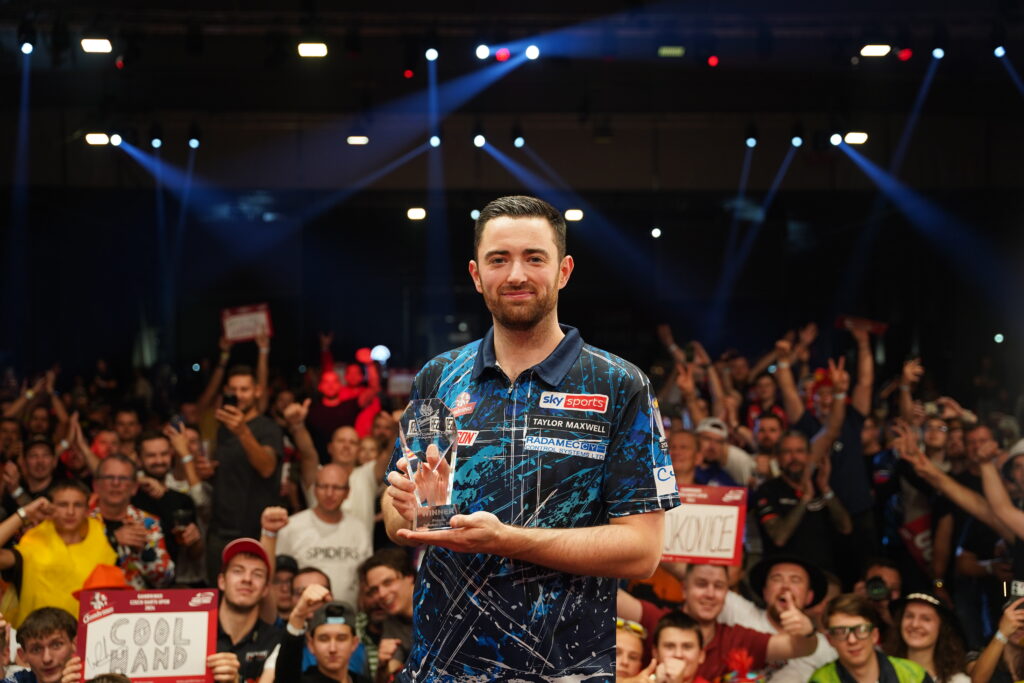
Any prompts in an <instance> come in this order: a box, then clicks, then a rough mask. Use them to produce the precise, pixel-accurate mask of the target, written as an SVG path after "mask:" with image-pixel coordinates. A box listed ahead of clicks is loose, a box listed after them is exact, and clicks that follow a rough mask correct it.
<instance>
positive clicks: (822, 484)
mask: <svg viewBox="0 0 1024 683" xmlns="http://www.w3.org/2000/svg"><path fill="white" fill-rule="evenodd" d="M833 410H834V408H833ZM808 467H809V465H808ZM831 476H832V458H830V457H829V456H828V455H826V456H825V457H824V458H822V459H821V461H820V462H819V464H818V471H817V472H815V475H814V477H815V479H814V482H815V484H817V486H818V491H819V492H820V493H821V495H822V498H823V499H824V501H825V509H826V510H828V518H829V519H830V520H831V521H832V526H834V527H835V529H836V531H838V532H839V533H840V534H842V535H844V536H846V535H848V534H852V533H853V520H852V519H851V518H850V513H848V512H847V511H846V507H845V506H844V505H843V504H842V502H841V501H840V500H839V499H838V498H837V497H836V494H835V491H833V490H832V487H831V486H829V479H830V478H831Z"/></svg>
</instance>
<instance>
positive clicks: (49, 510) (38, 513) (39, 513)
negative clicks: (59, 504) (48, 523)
mask: <svg viewBox="0 0 1024 683" xmlns="http://www.w3.org/2000/svg"><path fill="white" fill-rule="evenodd" d="M22 509H23V510H24V511H25V517H26V518H27V519H28V521H27V522H26V525H27V526H35V525H36V524H40V523H42V522H43V521H44V520H46V519H49V518H50V517H52V516H53V505H51V504H50V501H49V500H47V499H46V497H45V496H40V497H38V498H36V499H35V500H33V501H32V502H31V503H29V504H28V505H26V506H25V507H24V508H22Z"/></svg>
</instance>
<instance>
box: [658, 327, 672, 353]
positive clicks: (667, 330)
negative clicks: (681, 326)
mask: <svg viewBox="0 0 1024 683" xmlns="http://www.w3.org/2000/svg"><path fill="white" fill-rule="evenodd" d="M657 331H658V341H660V342H661V343H662V345H663V346H664V347H665V348H666V349H667V348H669V347H670V346H672V345H673V344H675V343H676V340H675V338H674V337H673V336H672V328H671V327H670V326H669V325H658V328H657Z"/></svg>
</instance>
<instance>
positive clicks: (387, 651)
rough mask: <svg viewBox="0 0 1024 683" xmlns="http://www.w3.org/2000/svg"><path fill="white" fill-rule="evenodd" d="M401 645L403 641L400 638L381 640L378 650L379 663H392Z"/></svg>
mask: <svg viewBox="0 0 1024 683" xmlns="http://www.w3.org/2000/svg"><path fill="white" fill-rule="evenodd" d="M401 644H402V641H401V640H400V639H398V638H381V639H380V645H379V646H378V648H377V657H378V661H380V662H381V663H384V662H389V661H391V659H392V658H393V657H394V656H395V652H396V651H397V650H398V648H399V646H400V645H401Z"/></svg>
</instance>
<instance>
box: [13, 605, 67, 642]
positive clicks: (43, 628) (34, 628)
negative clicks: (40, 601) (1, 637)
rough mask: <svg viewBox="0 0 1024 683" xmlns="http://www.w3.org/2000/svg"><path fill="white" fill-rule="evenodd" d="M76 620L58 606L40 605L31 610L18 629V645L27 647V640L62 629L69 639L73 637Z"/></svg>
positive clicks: (42, 636) (43, 636)
mask: <svg viewBox="0 0 1024 683" xmlns="http://www.w3.org/2000/svg"><path fill="white" fill-rule="evenodd" d="M77 630H78V620H77V619H75V618H74V617H73V616H71V615H70V614H68V613H67V612H65V611H64V610H62V609H61V608H59V607H40V608H39V609H37V610H33V611H32V613H31V614H29V615H28V616H27V617H26V618H25V621H23V622H22V623H21V628H19V629H18V645H21V646H22V647H23V648H26V649H28V641H30V640H35V639H36V638H45V637H46V636H48V635H50V634H51V633H57V632H61V631H63V632H64V633H66V634H67V636H68V639H69V640H74V639H75V632H76V631H77Z"/></svg>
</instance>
